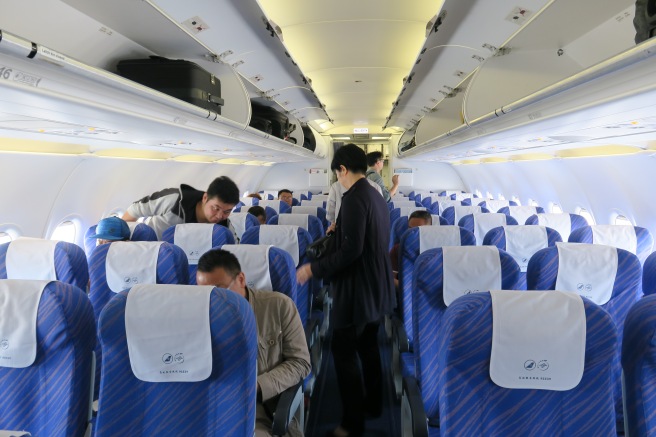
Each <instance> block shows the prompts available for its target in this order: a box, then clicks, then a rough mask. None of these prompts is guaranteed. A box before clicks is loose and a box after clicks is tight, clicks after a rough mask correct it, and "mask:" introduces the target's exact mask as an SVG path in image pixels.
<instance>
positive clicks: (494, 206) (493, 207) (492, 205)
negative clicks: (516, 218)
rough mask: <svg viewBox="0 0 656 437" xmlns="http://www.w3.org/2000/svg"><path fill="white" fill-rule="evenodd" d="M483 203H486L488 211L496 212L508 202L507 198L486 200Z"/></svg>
mask: <svg viewBox="0 0 656 437" xmlns="http://www.w3.org/2000/svg"><path fill="white" fill-rule="evenodd" d="M485 205H487V209H489V210H490V212H497V211H498V210H500V209H501V208H503V207H504V206H508V205H509V202H508V201H507V200H486V201H485Z"/></svg>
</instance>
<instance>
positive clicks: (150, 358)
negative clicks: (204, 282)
mask: <svg viewBox="0 0 656 437" xmlns="http://www.w3.org/2000/svg"><path fill="white" fill-rule="evenodd" d="M213 288H214V287H211V286H198V285H152V284H145V285H144V284H142V285H136V286H134V287H132V289H131V290H130V292H129V293H128V298H127V302H126V304H125V335H126V338H127V343H128V354H129V356H130V366H131V367H132V372H133V373H134V376H136V377H137V378H138V379H140V380H142V381H147V382H196V381H203V380H205V379H207V378H209V376H210V374H211V373H212V335H211V332H210V295H211V292H212V289H213Z"/></svg>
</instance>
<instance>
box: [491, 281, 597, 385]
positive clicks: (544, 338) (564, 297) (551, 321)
mask: <svg viewBox="0 0 656 437" xmlns="http://www.w3.org/2000/svg"><path fill="white" fill-rule="evenodd" d="M490 294H491V297H492V353H491V356H490V378H491V379H492V381H493V382H494V383H495V384H496V385H498V386H499V387H504V388H510V389H518V388H520V389H540V390H558V391H564V390H571V389H573V388H574V387H576V386H577V385H578V384H579V382H581V378H583V371H584V369H585V341H586V315H585V308H584V306H583V300H581V297H580V296H578V295H576V294H575V293H565V292H561V291H516V290H501V291H490Z"/></svg>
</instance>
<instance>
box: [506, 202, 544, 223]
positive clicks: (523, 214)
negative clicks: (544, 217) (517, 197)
mask: <svg viewBox="0 0 656 437" xmlns="http://www.w3.org/2000/svg"><path fill="white" fill-rule="evenodd" d="M499 212H500V213H502V214H508V215H509V216H511V217H513V218H514V219H515V220H517V223H519V224H520V225H524V224H526V219H528V218H529V217H530V216H532V215H535V214H544V208H542V207H541V206H505V207H503V208H501V209H500V210H499Z"/></svg>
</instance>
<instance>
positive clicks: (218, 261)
mask: <svg viewBox="0 0 656 437" xmlns="http://www.w3.org/2000/svg"><path fill="white" fill-rule="evenodd" d="M196 281H197V282H198V285H213V286H216V287H220V288H226V289H228V290H231V291H234V292H235V293H237V294H239V295H240V296H243V297H244V298H245V299H246V300H248V302H249V303H250V305H251V307H252V308H253V312H254V313H255V320H256V322H257V337H258V343H259V354H258V359H257V373H258V376H257V399H258V402H257V409H256V421H255V435H256V436H257V437H264V436H270V435H271V425H272V423H273V419H272V418H273V416H272V413H273V412H274V411H275V410H276V404H277V399H278V395H279V394H280V393H282V392H283V391H285V390H286V389H287V388H289V387H291V386H293V385H294V384H297V383H298V382H300V381H302V380H303V378H305V377H306V376H307V375H308V374H309V373H310V368H311V367H310V353H309V352H308V348H307V343H306V340H305V332H304V331H303V324H302V323H301V318H300V317H299V315H298V310H297V309H296V306H295V305H294V302H293V301H292V300H291V299H290V298H289V297H287V296H285V295H284V294H282V293H277V292H272V291H259V290H254V289H251V288H248V287H247V286H246V275H244V272H242V271H241V266H240V265H239V261H238V260H237V257H236V256H234V255H233V254H232V253H230V252H228V251H225V250H221V249H213V250H210V251H209V252H206V253H205V254H203V256H201V257H200V259H199V260H198V273H197V274H196ZM287 436H290V437H291V436H293V437H297V436H301V437H302V436H303V430H302V429H301V428H300V423H299V421H298V418H296V417H295V418H293V419H292V421H291V423H290V424H289V430H288V433H287Z"/></svg>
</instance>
